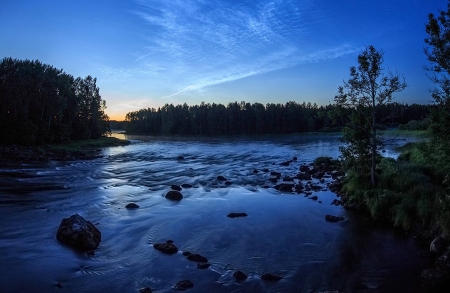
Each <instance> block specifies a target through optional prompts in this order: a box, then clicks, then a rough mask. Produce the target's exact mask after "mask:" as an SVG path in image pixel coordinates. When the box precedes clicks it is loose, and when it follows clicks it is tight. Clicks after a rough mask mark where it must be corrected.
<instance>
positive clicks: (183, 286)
mask: <svg viewBox="0 0 450 293" xmlns="http://www.w3.org/2000/svg"><path fill="white" fill-rule="evenodd" d="M192 287H194V284H193V283H192V282H191V281H189V280H182V281H179V282H178V283H177V284H176V285H175V289H176V290H179V291H184V290H187V289H189V288H192Z"/></svg>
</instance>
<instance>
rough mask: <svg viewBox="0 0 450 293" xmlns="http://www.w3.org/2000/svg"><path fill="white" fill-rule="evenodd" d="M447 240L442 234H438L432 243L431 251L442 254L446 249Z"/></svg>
mask: <svg viewBox="0 0 450 293" xmlns="http://www.w3.org/2000/svg"><path fill="white" fill-rule="evenodd" d="M445 244H446V241H445V239H444V238H442V237H441V236H437V237H436V238H434V240H433V241H432V242H431V244H430V252H431V253H433V254H436V255H440V254H441V253H443V252H444V250H445V246H446V245H445Z"/></svg>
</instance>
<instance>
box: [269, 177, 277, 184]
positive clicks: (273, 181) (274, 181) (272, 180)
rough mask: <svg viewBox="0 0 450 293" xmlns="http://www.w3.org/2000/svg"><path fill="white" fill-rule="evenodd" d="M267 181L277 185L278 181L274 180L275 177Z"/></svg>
mask: <svg viewBox="0 0 450 293" xmlns="http://www.w3.org/2000/svg"><path fill="white" fill-rule="evenodd" d="M269 181H270V182H272V183H277V182H278V179H277V178H275V177H272V178H270V179H269Z"/></svg>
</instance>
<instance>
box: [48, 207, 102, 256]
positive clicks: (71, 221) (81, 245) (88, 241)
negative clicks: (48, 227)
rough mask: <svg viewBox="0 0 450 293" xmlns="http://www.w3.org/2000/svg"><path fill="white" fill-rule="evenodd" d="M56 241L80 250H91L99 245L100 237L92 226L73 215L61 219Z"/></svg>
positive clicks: (98, 232)
mask: <svg viewBox="0 0 450 293" xmlns="http://www.w3.org/2000/svg"><path fill="white" fill-rule="evenodd" d="M56 239H58V240H59V241H61V242H63V243H66V244H69V245H71V246H73V247H76V248H78V249H81V250H93V249H96V248H97V247H98V245H99V244H100V241H101V240H102V235H101V233H100V231H99V230H98V229H97V227H95V226H94V224H92V223H91V222H89V221H86V220H85V219H84V218H83V217H82V216H80V215H79V214H75V215H72V216H70V217H69V218H64V219H62V221H61V224H60V225H59V228H58V232H57V233H56Z"/></svg>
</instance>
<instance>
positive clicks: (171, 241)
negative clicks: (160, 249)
mask: <svg viewBox="0 0 450 293" xmlns="http://www.w3.org/2000/svg"><path fill="white" fill-rule="evenodd" d="M173 242H174V241H173V240H170V239H169V240H166V243H173Z"/></svg>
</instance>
